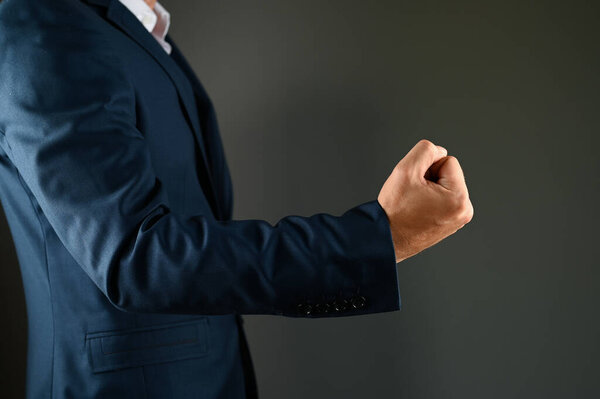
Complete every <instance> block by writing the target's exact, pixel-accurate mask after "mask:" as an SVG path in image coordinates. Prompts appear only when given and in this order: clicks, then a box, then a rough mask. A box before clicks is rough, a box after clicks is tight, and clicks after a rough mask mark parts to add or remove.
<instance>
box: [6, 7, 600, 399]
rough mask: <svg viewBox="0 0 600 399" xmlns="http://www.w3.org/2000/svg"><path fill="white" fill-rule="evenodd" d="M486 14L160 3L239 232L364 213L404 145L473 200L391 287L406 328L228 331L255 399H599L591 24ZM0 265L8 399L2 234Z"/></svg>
mask: <svg viewBox="0 0 600 399" xmlns="http://www.w3.org/2000/svg"><path fill="white" fill-rule="evenodd" d="M483 3H485V4H481V2H472V3H466V2H448V1H437V2H414V3H409V2H400V1H373V2H366V1H323V0H321V1H281V0H278V1H261V2H248V1H218V2H216V1H199V2H192V1H183V0H179V1H175V0H164V1H163V4H164V5H165V6H166V7H167V9H168V10H169V11H171V13H172V27H171V33H172V36H173V37H174V38H175V40H176V41H177V42H178V43H179V45H180V47H181V48H182V50H183V51H184V53H185V54H187V57H188V58H189V60H190V62H191V64H192V66H193V67H194V69H195V70H196V72H197V73H198V75H199V76H200V78H201V80H202V81H203V83H204V84H205V86H206V88H207V90H208V91H209V93H210V95H211V97H212V99H213V101H214V103H215V105H216V108H217V112H218V116H219V120H220V124H221V131H222V136H223V140H224V143H225V147H226V153H227V157H228V160H229V163H230V167H231V172H232V176H233V181H234V189H235V201H236V204H235V217H236V218H262V219H267V220H269V221H272V222H275V221H277V220H278V219H279V218H280V217H283V216H285V215H288V214H301V215H309V214H312V213H315V212H321V211H326V212H330V213H334V214H339V213H341V212H343V211H344V210H346V209H348V208H350V207H352V206H354V205H356V204H358V203H361V202H364V201H368V200H371V199H374V198H375V197H376V196H377V193H378V190H379V188H380V186H381V185H382V184H383V182H384V180H385V178H386V177H387V175H388V173H389V172H390V170H391V169H392V168H393V166H394V165H395V163H396V162H397V161H398V160H399V159H401V158H402V157H403V156H404V154H405V153H406V152H407V151H408V150H409V149H410V147H412V145H414V143H416V141H417V140H418V139H420V138H428V139H430V140H432V141H434V142H435V143H438V144H441V145H444V146H445V147H446V148H447V149H448V150H449V152H450V154H453V155H455V156H457V157H458V159H459V160H460V162H461V164H462V166H463V168H464V170H465V175H466V179H467V183H468V184H469V190H470V194H471V199H472V202H473V204H474V208H475V217H474V219H473V221H472V222H471V223H470V224H469V225H467V226H466V227H465V228H464V229H463V230H461V231H459V233H458V234H456V235H454V236H452V237H450V238H449V239H447V240H445V241H443V242H442V243H440V244H439V245H437V246H435V247H433V248H430V249H428V250H426V251H424V252H422V253H421V254H419V255H417V256H415V257H413V258H411V259H409V260H406V261H404V262H402V263H401V264H400V265H399V273H400V289H401V294H402V298H403V305H404V306H403V310H402V311H401V312H394V313H387V314H377V315H369V316H362V317H349V318H338V319H319V320H305V319H297V320H296V319H286V318H278V317H272V316H252V317H246V318H245V319H246V324H245V325H246V327H247V334H248V338H249V341H250V345H251V350H252V354H253V358H254V362H255V365H256V371H257V377H258V383H259V388H260V392H261V394H262V397H263V398H299V399H300V398H332V397H333V398H365V397H399V398H482V397H484V398H566V397H569V398H574V397H576V398H596V397H600V379H599V378H598V377H599V375H600V364H599V359H598V357H599V356H600V321H599V318H598V314H599V305H600V299H599V297H598V294H597V293H596V291H595V289H596V287H598V283H599V282H600V272H599V270H598V266H599V265H600V262H599V261H598V256H599V255H600V253H599V249H598V244H597V242H598V238H599V234H598V230H597V222H598V221H599V220H600V219H599V215H598V207H597V204H598V202H599V201H600V162H599V157H598V153H599V152H600V139H599V138H598V132H599V128H600V120H599V112H598V109H599V106H600V94H599V93H600V91H599V89H600V73H599V70H600V56H599V51H598V50H599V49H598V42H597V37H598V36H599V35H598V33H599V30H600V29H599V27H598V24H599V16H600V13H599V7H598V6H597V5H595V4H594V3H597V2H589V4H591V5H588V6H584V5H580V4H576V3H573V2H562V4H560V3H556V5H555V4H551V3H550V2H543V5H532V3H530V2H524V1H518V2H506V1H502V2H500V1H498V2H483ZM558 4H560V5H558ZM0 256H1V258H0V259H1V263H2V267H1V268H0V301H1V303H2V311H3V320H4V322H3V323H2V325H3V327H2V328H1V329H0V334H1V336H0V350H1V352H2V357H1V364H0V366H1V367H2V372H1V373H0V376H1V378H2V379H3V380H4V379H6V381H3V382H2V384H1V385H2V389H3V390H4V391H6V389H7V387H8V390H9V392H10V390H13V392H12V394H13V395H15V396H17V395H22V389H23V388H22V387H23V384H24V354H25V339H26V338H25V336H24V335H25V331H26V320H25V307H24V299H23V294H22V291H21V289H22V288H21V285H20V284H21V283H20V276H19V272H18V265H17V262H16V258H15V256H14V251H13V247H12V242H11V240H10V236H9V232H8V228H7V227H6V223H5V221H4V220H3V219H2V221H1V222H0Z"/></svg>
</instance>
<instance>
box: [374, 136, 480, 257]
mask: <svg viewBox="0 0 600 399" xmlns="http://www.w3.org/2000/svg"><path fill="white" fill-rule="evenodd" d="M377 200H378V201H379V204H380V205H381V207H382V208H383V209H384V210H385V212H386V214H387V216H388V220H389V222H390V230H391V233H392V240H393V242H394V250H395V252H396V263H398V262H402V261H403V260H405V259H407V258H410V257H411V256H414V255H416V254H418V253H419V252H421V251H423V250H424V249H426V248H429V247H431V246H432V245H434V244H437V243H438V242H440V241H441V240H443V239H444V238H446V237H448V236H450V235H452V234H454V233H455V232H456V231H458V230H459V229H461V228H462V227H463V226H464V225H465V224H467V223H469V222H470V221H471V219H472V218H473V205H472V204H471V201H470V199H469V192H468V190H467V185H466V182H465V177H464V174H463V171H462V169H461V167H460V164H459V163H458V159H456V158H455V157H453V156H448V151H447V150H446V149H445V148H444V147H441V146H436V145H435V144H433V143H432V142H431V141H429V140H421V141H419V142H418V143H417V144H416V145H415V146H414V147H413V148H412V149H411V150H410V151H409V152H408V153H407V154H406V156H405V157H404V158H403V159H402V160H401V161H400V162H398V164H397V165H396V167H395V168H394V170H393V171H392V173H391V174H390V176H389V177H388V179H387V180H386V182H385V183H384V184H383V187H382V188H381V191H380V192H379V196H378V197H377Z"/></svg>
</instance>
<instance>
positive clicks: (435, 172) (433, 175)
mask: <svg viewBox="0 0 600 399" xmlns="http://www.w3.org/2000/svg"><path fill="white" fill-rule="evenodd" d="M447 159H448V157H442V158H440V159H438V160H437V161H435V162H434V163H432V164H431V166H430V167H429V169H427V172H425V179H427V180H430V181H432V182H436V183H437V181H438V179H439V171H440V168H441V167H442V165H443V164H444V162H446V160H447Z"/></svg>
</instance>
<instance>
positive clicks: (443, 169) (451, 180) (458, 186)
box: [437, 155, 467, 191]
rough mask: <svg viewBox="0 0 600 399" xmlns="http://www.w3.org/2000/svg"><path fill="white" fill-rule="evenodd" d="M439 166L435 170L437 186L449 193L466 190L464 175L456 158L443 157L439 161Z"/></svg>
mask: <svg viewBox="0 0 600 399" xmlns="http://www.w3.org/2000/svg"><path fill="white" fill-rule="evenodd" d="M439 164H440V165H439V167H438V168H437V176H438V180H437V184H439V185H441V186H442V187H444V188H446V189H448V190H450V191H460V190H463V189H466V187H467V184H466V182H465V175H464V174H463V170H462V168H461V167H460V164H459V163H458V159H456V157H453V156H452V155H449V156H447V157H444V158H443V159H442V160H440V162H439Z"/></svg>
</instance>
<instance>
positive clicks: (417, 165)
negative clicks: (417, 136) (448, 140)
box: [404, 139, 448, 177]
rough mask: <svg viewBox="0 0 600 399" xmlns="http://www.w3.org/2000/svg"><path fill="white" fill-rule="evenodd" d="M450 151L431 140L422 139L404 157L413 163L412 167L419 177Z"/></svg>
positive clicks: (409, 162) (406, 160)
mask: <svg viewBox="0 0 600 399" xmlns="http://www.w3.org/2000/svg"><path fill="white" fill-rule="evenodd" d="M447 154H448V151H447V150H446V149H445V148H444V147H442V146H439V145H435V144H433V143H432V142H431V141H429V140H425V139H423V140H420V141H419V142H418V143H417V144H415V146H414V147H413V148H412V149H411V150H410V151H409V152H408V154H406V156H405V157H404V159H405V162H408V164H409V165H412V168H411V169H413V170H414V172H415V173H416V174H418V176H419V177H423V176H425V173H426V172H427V169H429V167H430V166H431V165H432V164H434V163H435V162H437V161H439V160H440V159H441V158H443V157H445V156H446V155H447Z"/></svg>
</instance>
